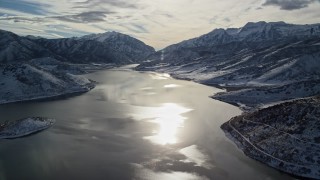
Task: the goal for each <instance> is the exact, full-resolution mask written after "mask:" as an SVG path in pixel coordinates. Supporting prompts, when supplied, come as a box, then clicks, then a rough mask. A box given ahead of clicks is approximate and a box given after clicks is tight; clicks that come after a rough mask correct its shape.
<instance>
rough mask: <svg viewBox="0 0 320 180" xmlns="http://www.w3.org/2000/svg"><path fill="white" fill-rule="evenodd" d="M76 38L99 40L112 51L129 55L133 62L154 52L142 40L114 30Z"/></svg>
mask: <svg viewBox="0 0 320 180" xmlns="http://www.w3.org/2000/svg"><path fill="white" fill-rule="evenodd" d="M76 39H78V40H85V41H87V40H94V41H98V42H101V43H103V44H105V45H107V46H109V47H111V49H112V50H113V51H116V52H118V53H121V54H123V55H125V56H127V57H129V58H130V59H132V60H134V61H135V62H141V61H142V60H145V58H146V57H147V56H148V55H150V54H151V53H154V48H153V47H151V46H148V45H146V44H145V43H143V42H142V41H140V40H138V39H135V38H133V37H131V36H128V35H126V34H122V33H118V32H114V31H112V32H105V33H100V34H89V35H86V36H83V37H80V38H76Z"/></svg>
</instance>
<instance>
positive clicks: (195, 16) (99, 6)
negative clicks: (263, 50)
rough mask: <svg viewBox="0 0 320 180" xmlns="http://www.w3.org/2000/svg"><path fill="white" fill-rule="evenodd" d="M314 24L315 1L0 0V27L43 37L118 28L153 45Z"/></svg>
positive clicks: (319, 13)
mask: <svg viewBox="0 0 320 180" xmlns="http://www.w3.org/2000/svg"><path fill="white" fill-rule="evenodd" d="M249 21H250V22H256V21H267V22H271V21H285V22H288V23H295V24H310V23H320V0H238V1H236V0H45V1H40V0H38V1H36V0H1V2H0V28H1V29H5V30H9V31H12V32H15V33H17V34H20V35H29V34H30V35H39V36H44V37H47V38H59V37H72V36H81V35H85V34H89V33H102V32H106V31H118V32H121V33H124V34H128V35H130V36H133V37H135V38H138V39H140V40H142V41H143V42H145V43H146V44H149V45H151V46H153V47H155V48H156V49H161V48H163V47H165V46H167V45H170V44H173V43H177V42H180V41H182V40H185V39H190V38H193V37H196V36H199V35H202V34H205V33H208V32H210V31H212V30H213V29H215V28H228V27H241V26H243V25H245V24H246V23H247V22H249Z"/></svg>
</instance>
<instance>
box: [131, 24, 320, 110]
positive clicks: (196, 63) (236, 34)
mask: <svg viewBox="0 0 320 180" xmlns="http://www.w3.org/2000/svg"><path fill="white" fill-rule="evenodd" d="M319 68H320V24H312V25H293V24H286V23H284V22H271V23H266V22H257V23H247V24H246V25H245V26H244V27H242V28H229V29H216V30H213V31H212V32H210V33H208V34H205V35H203V36H200V37H198V38H194V39H190V40H186V41H183V42H181V43H178V44H174V45H171V46H169V47H167V48H165V49H163V50H162V51H158V52H156V53H154V54H153V55H151V56H149V57H148V60H147V61H146V62H144V63H142V64H141V65H140V66H138V68H137V69H138V70H154V71H160V72H167V73H170V74H172V75H173V76H175V77H178V78H184V79H191V80H194V81H197V82H201V83H205V84H213V85H220V86H222V87H242V88H251V87H268V88H280V89H281V87H280V86H284V85H287V86H288V85H289V84H291V83H298V82H300V84H303V82H309V81H314V80H319V79H320V71H319ZM294 87H295V88H292V91H294V90H295V89H296V88H298V87H297V86H294ZM289 89H290V88H289ZM301 89H304V88H301ZM312 89H313V90H312V92H314V93H318V92H320V89H319V88H318V87H312ZM250 92H251V91H250ZM310 92H311V91H310ZM310 92H305V96H309V95H312V94H313V93H310ZM229 93H230V92H228V93H225V94H224V96H223V98H224V99H225V98H226V96H228V95H229ZM239 93H240V92H239ZM288 93H291V94H294V92H288ZM303 93H304V92H299V94H300V96H303ZM233 94H234V92H233ZM243 94H245V92H244V93H243ZM262 94H264V93H262ZM230 95H231V94H230ZM269 95H270V96H269V97H268V100H265V101H263V103H271V102H275V101H278V100H281V99H278V98H279V96H277V97H275V96H273V94H271V93H270V94H269ZM220 97H222V96H220ZM232 97H234V96H232ZM232 97H230V99H231V98H232ZM247 97H248V96H247ZM250 97H251V96H250ZM256 98H258V97H256ZM290 98H292V95H291V96H290V97H283V98H282V99H290ZM219 99H220V98H219ZM250 100H251V101H252V102H254V101H256V99H253V98H249V100H248V101H250ZM248 101H246V102H248ZM256 102H257V103H259V100H257V101H256ZM249 104H250V105H253V104H252V103H249ZM257 105H258V104H254V105H253V106H254V107H257ZM260 105H263V104H260Z"/></svg>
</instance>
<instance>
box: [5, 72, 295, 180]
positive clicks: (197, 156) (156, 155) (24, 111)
mask: <svg viewBox="0 0 320 180" xmlns="http://www.w3.org/2000/svg"><path fill="white" fill-rule="evenodd" d="M86 76H87V77H89V78H90V79H92V80H95V81H97V82H99V84H98V85H97V87H96V88H95V89H93V90H92V91H90V92H88V93H86V94H83V95H80V96H76V97H71V98H68V99H62V100H56V101H47V102H26V103H16V104H7V105H0V115H1V119H0V121H5V120H8V119H20V118H23V117H29V116H45V117H52V118H55V119H56V123H55V125H54V126H52V127H51V128H49V129H48V130H46V131H43V132H42V133H39V134H35V135H32V136H28V137H25V138H20V139H14V140H0V179H1V180H10V179H33V180H38V179H39V180H40V179H77V180H81V179H247V180H248V179H249V180H250V179H265V180H270V179H282V180H283V179H284V180H285V179H292V178H291V177H289V176H287V175H286V174H283V173H281V172H279V171H277V170H274V169H272V168H269V167H267V166H266V165H263V164H261V163H259V162H257V161H255V160H252V159H250V158H248V157H246V156H245V155H243V153H242V152H241V151H240V150H238V149H237V148H236V146H235V145H234V144H233V143H232V142H231V141H230V140H228V139H227V138H226V137H225V135H224V133H223V132H222V130H221V129H220V125H221V124H222V123H223V122H226V121H227V120H229V119H230V118H231V117H233V116H235V115H239V114H240V113H241V112H240V110H239V109H238V108H236V107H234V106H231V105H228V104H225V103H222V102H219V101H216V100H213V99H210V98H209V97H208V96H210V95H212V94H213V93H214V92H219V91H220V90H219V89H216V88H213V87H208V86H203V85H200V84H196V83H193V82H189V81H181V80H175V79H172V78H170V77H169V76H168V75H166V74H158V73H139V72H135V71H131V70H125V69H118V70H106V71H100V72H95V73H92V74H88V75H86Z"/></svg>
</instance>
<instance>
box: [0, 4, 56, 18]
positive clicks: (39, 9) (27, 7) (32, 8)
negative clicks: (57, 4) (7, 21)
mask: <svg viewBox="0 0 320 180" xmlns="http://www.w3.org/2000/svg"><path fill="white" fill-rule="evenodd" d="M50 7H51V6H50V5H49V4H44V3H34V2H28V1H26V0H19V1H14V0H1V3H0V8H3V9H9V10H14V11H19V12H23V13H28V14H33V15H45V14H46V13H47V10H46V9H47V8H50Z"/></svg>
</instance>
